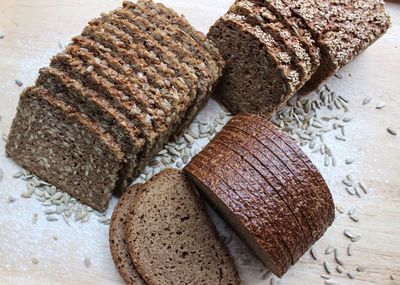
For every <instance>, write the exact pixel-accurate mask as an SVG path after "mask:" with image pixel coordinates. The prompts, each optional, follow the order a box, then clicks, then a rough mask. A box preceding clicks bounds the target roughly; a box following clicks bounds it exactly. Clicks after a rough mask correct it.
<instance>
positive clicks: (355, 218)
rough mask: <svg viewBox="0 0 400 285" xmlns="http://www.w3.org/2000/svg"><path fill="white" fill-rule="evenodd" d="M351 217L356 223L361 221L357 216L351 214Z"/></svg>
mask: <svg viewBox="0 0 400 285" xmlns="http://www.w3.org/2000/svg"><path fill="white" fill-rule="evenodd" d="M350 219H352V220H353V221H354V222H356V223H358V222H359V221H360V219H359V218H358V217H356V216H350Z"/></svg>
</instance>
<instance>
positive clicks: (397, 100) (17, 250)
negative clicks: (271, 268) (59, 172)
mask: <svg viewBox="0 0 400 285" xmlns="http://www.w3.org/2000/svg"><path fill="white" fill-rule="evenodd" d="M162 2H164V3H166V4H167V5H168V6H170V7H173V8H175V9H176V10H177V11H178V12H180V13H183V14H184V15H185V16H186V17H187V18H188V19H189V21H190V22H191V23H193V25H195V26H196V27H197V28H198V29H200V30H201V31H203V32H206V31H207V29H208V27H209V26H210V25H211V24H212V23H213V22H214V21H215V20H216V19H217V18H218V17H219V16H220V15H222V14H223V13H224V12H225V11H226V9H227V7H228V6H229V5H230V4H231V2H230V1H227V0H219V1H211V0H202V1H200V0H194V1H182V0H175V1H172V0H168V1H167V0H165V1H162ZM119 5H120V1H115V0H112V1H105V0H85V1H78V0H68V1H67V0H57V1H56V0H28V1H18V0H2V1H0V31H2V33H4V35H5V37H4V39H1V40H0V96H1V97H0V98H1V99H0V100H1V101H0V115H1V116H2V119H1V121H0V133H7V132H8V130H9V127H10V125H11V121H12V118H13V116H14V114H15V107H16V105H17V102H18V95H19V93H20V92H21V90H22V88H21V87H18V86H17V85H16V84H15V79H18V80H21V81H22V82H23V83H24V86H28V85H29V84H32V83H33V82H34V80H35V78H36V76H37V71H38V69H39V68H40V67H42V66H45V65H47V64H48V62H49V59H50V57H51V55H54V54H55V53H57V52H59V51H60V47H59V45H65V44H66V43H68V41H69V39H70V38H71V37H72V36H74V35H77V34H78V33H80V31H81V30H82V28H83V26H84V25H85V24H86V23H87V22H88V20H90V19H91V18H93V17H96V16H97V15H99V14H100V12H106V11H109V10H111V9H113V8H115V7H118V6H119ZM387 7H388V10H389V11H390V13H391V15H392V17H393V27H392V28H391V29H390V30H389V32H388V33H387V34H386V35H385V36H383V37H382V38H381V39H380V40H379V41H378V42H376V43H375V44H374V45H373V46H372V47H371V48H369V49H368V50H367V51H365V52H364V53H363V54H362V55H361V56H359V57H358V58H357V59H355V60H354V61H353V62H352V63H351V64H349V65H348V66H346V67H345V68H343V69H342V70H341V71H340V74H342V75H343V77H344V79H342V80H339V79H337V78H333V79H331V80H330V81H329V82H328V84H329V86H330V87H331V89H333V90H335V91H336V92H337V93H339V94H344V95H345V96H346V97H348V98H350V99H351V102H350V105H351V116H353V117H354V120H353V121H352V123H351V124H350V126H349V128H348V140H347V141H346V142H334V139H332V138H331V139H329V142H330V143H331V144H332V145H333V146H334V147H333V152H334V153H335V155H336V157H337V159H338V166H337V167H336V168H332V167H330V168H327V167H324V166H323V162H322V159H321V157H320V156H318V155H315V154H310V156H311V158H312V159H313V161H314V162H315V163H316V165H317V166H318V167H319V169H320V170H321V171H322V173H323V175H324V177H325V179H326V180H327V181H328V183H329V186H330V188H331V190H332V192H333V195H334V198H335V202H336V203H337V204H338V205H341V206H343V207H344V208H349V207H353V206H355V207H357V209H358V210H357V211H358V216H359V217H360V222H359V223H357V224H355V223H354V222H352V221H351V220H350V219H349V218H348V217H347V215H339V216H338V217H337V219H336V221H335V223H334V225H333V226H332V227H331V228H330V229H329V230H328V232H327V233H326V235H325V236H324V237H323V238H322V239H321V240H320V241H319V242H318V243H317V244H316V248H318V249H319V251H320V256H321V257H323V258H325V259H326V260H329V261H330V262H331V263H332V264H333V263H334V261H333V259H332V256H323V254H322V251H323V250H324V249H325V248H326V247H327V246H328V245H329V244H333V245H336V246H337V247H339V248H340V250H341V252H342V253H343V255H345V248H346V247H347V245H348V243H349V241H348V239H347V238H345V237H344V235H343V230H344V229H346V228H351V229H353V230H354V231H355V232H357V233H360V234H362V239H361V240H360V241H359V242H357V243H356V244H354V249H355V254H354V256H352V257H346V258H345V260H346V267H348V268H353V269H354V268H356V266H358V265H363V264H366V265H368V270H367V272H365V273H358V274H357V278H356V279H355V280H349V279H348V278H346V277H345V276H344V275H342V276H337V277H334V279H335V280H337V281H338V282H339V283H340V284H360V285H361V284H363V285H367V284H384V285H386V284H400V266H399V264H400V243H399V241H398V239H399V236H400V194H399V188H400V175H399V174H400V173H399V171H400V76H399V67H400V40H399V37H400V4H399V3H398V2H397V3H396V1H395V2H390V3H388V5H387ZM366 96H371V97H372V102H371V103H370V104H369V105H366V106H362V104H361V102H362V100H363V98H365V97H366ZM379 101H385V102H386V107H385V108H384V109H383V110H376V109H375V105H376V104H377V103H378V102H379ZM216 109H217V107H216V106H215V103H214V102H211V103H210V104H209V105H208V106H207V109H206V110H204V111H203V113H202V115H203V116H211V114H213V113H215V110H216ZM389 126H390V127H393V128H395V129H397V130H398V132H399V135H398V136H396V137H394V136H390V135H389V134H388V133H387V132H386V128H387V127H389ZM306 151H307V150H306ZM0 152H1V155H0V167H1V168H2V169H3V171H4V174H5V177H4V179H3V181H2V182H0V242H1V243H0V284H2V285H17V284H18V285H19V284H24V285H28V284H38V285H39V284H40V285H46V284H52V285H54V284H107V285H109V284H110V285H111V284H122V281H121V279H120V278H119V276H118V274H117V272H116V271H115V269H114V266H113V264H112V260H111V257H110V254H109V249H108V227H107V226H104V225H100V224H98V223H97V222H95V221H93V222H89V223H87V224H80V223H73V224H72V225H71V226H67V225H64V224H63V223H61V222H59V223H48V222H46V221H45V218H44V214H43V207H41V206H40V204H39V202H38V201H36V200H34V199H29V200H23V199H22V198H20V197H19V194H20V193H21V192H22V191H23V189H24V187H25V186H24V183H23V182H21V181H19V180H16V179H13V178H12V174H13V173H14V172H16V171H17V170H18V169H19V167H18V166H17V165H16V164H15V163H13V162H12V161H11V160H10V159H8V158H6V157H5V155H4V142H3V141H1V142H0ZM349 157H352V158H354V159H355V163H354V164H352V165H351V166H348V165H345V164H344V160H345V159H346V158H349ZM348 173H350V174H352V175H353V176H354V177H356V178H357V179H360V180H362V181H364V183H365V184H366V185H367V186H368V187H369V189H370V193H369V194H368V195H365V196H364V197H363V198H362V199H359V198H353V197H351V198H349V196H348V195H346V193H345V191H344V187H343V185H341V183H340V181H341V179H343V178H344V176H345V175H346V174H348ZM9 196H14V197H17V198H18V199H17V201H16V202H15V203H13V204H10V203H8V202H7V199H8V197H9ZM113 203H115V201H113ZM111 208H112V207H111ZM35 212H37V213H39V222H38V224H36V225H32V224H31V217H32V215H33V213H35ZM218 225H219V227H223V226H221V223H218ZM53 235H57V236H58V237H59V240H58V241H54V240H53ZM233 250H234V253H235V256H236V259H237V261H238V265H239V269H240V273H241V276H242V278H243V280H244V282H245V283H246V284H269V283H267V282H269V281H267V280H264V281H262V280H261V276H262V272H261V267H260V265H259V264H255V263H254V262H252V263H251V264H250V265H246V264H247V263H246V262H243V260H242V259H241V256H242V255H240V254H239V253H238V251H240V250H243V249H242V246H241V245H240V244H238V245H237V247H235V245H234V246H233ZM85 257H90V258H91V259H92V266H91V267H90V268H86V267H85V266H84V263H83V260H84V258H85ZM31 258H37V259H39V261H40V262H39V264H37V265H34V264H32V262H31ZM322 260H323V259H322V258H321V260H319V261H314V260H312V258H311V257H310V256H309V254H306V255H305V256H304V257H303V258H302V259H301V260H300V262H298V263H297V264H296V265H295V266H294V267H293V268H292V269H291V270H290V271H289V272H288V273H287V274H286V275H285V276H284V277H283V279H282V284H288V285H289V284H290V285H299V284H300V285H301V284H304V285H305V284H307V285H309V284H323V281H322V279H321V278H320V277H319V275H320V274H321V273H322V272H323V268H322V265H321V264H322ZM391 274H394V275H396V276H397V279H396V280H391V279H390V275H391ZM334 275H338V274H334Z"/></svg>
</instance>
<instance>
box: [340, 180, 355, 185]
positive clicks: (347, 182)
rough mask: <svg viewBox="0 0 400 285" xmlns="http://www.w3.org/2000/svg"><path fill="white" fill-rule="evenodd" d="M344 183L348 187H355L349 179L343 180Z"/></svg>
mask: <svg viewBox="0 0 400 285" xmlns="http://www.w3.org/2000/svg"><path fill="white" fill-rule="evenodd" d="M342 183H343V184H344V185H346V186H348V187H353V183H351V181H349V180H347V179H343V180H342Z"/></svg>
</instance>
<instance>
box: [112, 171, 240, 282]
mask: <svg viewBox="0 0 400 285" xmlns="http://www.w3.org/2000/svg"><path fill="white" fill-rule="evenodd" d="M110 249H111V255H112V257H113V260H114V263H115V266H116V268H117V270H118V272H119V273H120V275H121V277H122V279H123V280H124V281H125V282H126V284H129V285H136V284H138V285H139V284H149V285H156V284H171V285H175V284H193V285H194V284H198V285H200V284H204V285H211V284H215V285H216V284H219V285H239V284H241V283H240V279H239V276H238V272H237V270H236V267H235V264H234V262H233V259H232V257H231V256H230V254H229V251H228V249H227V248H226V247H225V245H224V244H223V243H222V242H221V240H220V238H219V236H218V233H217V232H216V230H215V228H214V226H213V224H212V223H211V221H210V220H209V218H208V216H207V212H206V210H205V208H204V205H203V203H202V201H201V200H200V198H199V197H198V195H197V193H196V191H195V189H194V188H193V186H192V184H191V183H190V182H189V181H188V180H187V178H186V177H185V175H183V173H181V172H180V171H178V170H174V169H167V170H164V171H163V172H161V173H160V174H158V175H156V176H154V177H153V178H152V179H150V180H149V181H147V182H146V183H145V184H142V185H133V186H131V187H129V189H128V191H127V192H125V193H124V194H123V195H122V197H121V199H120V200H119V201H118V204H117V206H116V207H115V210H114V213H113V216H112V219H111V224H110Z"/></svg>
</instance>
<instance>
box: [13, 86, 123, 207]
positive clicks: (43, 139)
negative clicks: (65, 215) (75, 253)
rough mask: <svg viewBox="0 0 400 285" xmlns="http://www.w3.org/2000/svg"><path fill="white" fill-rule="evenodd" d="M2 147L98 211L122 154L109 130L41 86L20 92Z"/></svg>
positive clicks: (115, 177)
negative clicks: (4, 144) (11, 123)
mask: <svg viewBox="0 0 400 285" xmlns="http://www.w3.org/2000/svg"><path fill="white" fill-rule="evenodd" d="M6 151H7V153H8V154H9V155H10V156H11V157H12V158H13V159H14V160H15V161H16V162H17V163H19V164H21V165H22V166H23V167H25V168H26V169H27V170H29V171H30V172H32V173H35V174H37V175H38V176H40V177H42V178H43V179H45V180H46V181H48V182H49V183H51V184H53V185H56V186H57V187H58V188H59V189H60V190H63V191H66V192H67V193H69V194H70V195H71V196H73V197H76V198H77V199H80V200H82V201H86V202H87V204H88V205H89V206H92V207H96V208H97V209H99V210H101V211H103V210H105V209H106V207H107V205H108V201H109V199H110V197H111V194H112V191H113V190H114V188H115V184H116V182H117V180H118V175H119V173H118V172H119V170H120V169H121V167H122V164H123V157H124V154H123V152H122V150H121V149H120V147H119V145H118V144H117V142H116V141H115V140H114V139H113V137H112V136H111V135H110V134H108V133H106V132H102V131H100V130H99V128H98V126H97V125H96V124H95V123H94V122H93V121H91V120H89V119H88V118H86V117H85V116H84V115H82V114H81V113H79V112H78V111H77V110H76V109H74V108H73V107H71V106H68V105H66V104H65V103H64V102H63V101H61V100H59V99H58V98H57V97H55V96H52V95H51V93H50V92H49V91H48V90H46V89H44V88H42V87H35V88H32V87H30V88H27V89H26V90H25V91H24V92H23V93H22V94H21V98H20V103H19V105H18V109H17V115H16V118H15V119H14V121H13V125H12V127H11V131H10V134H9V139H8V142H7V145H6ZM100 169H101V171H99V170H100ZM81 189H85V191H81Z"/></svg>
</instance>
